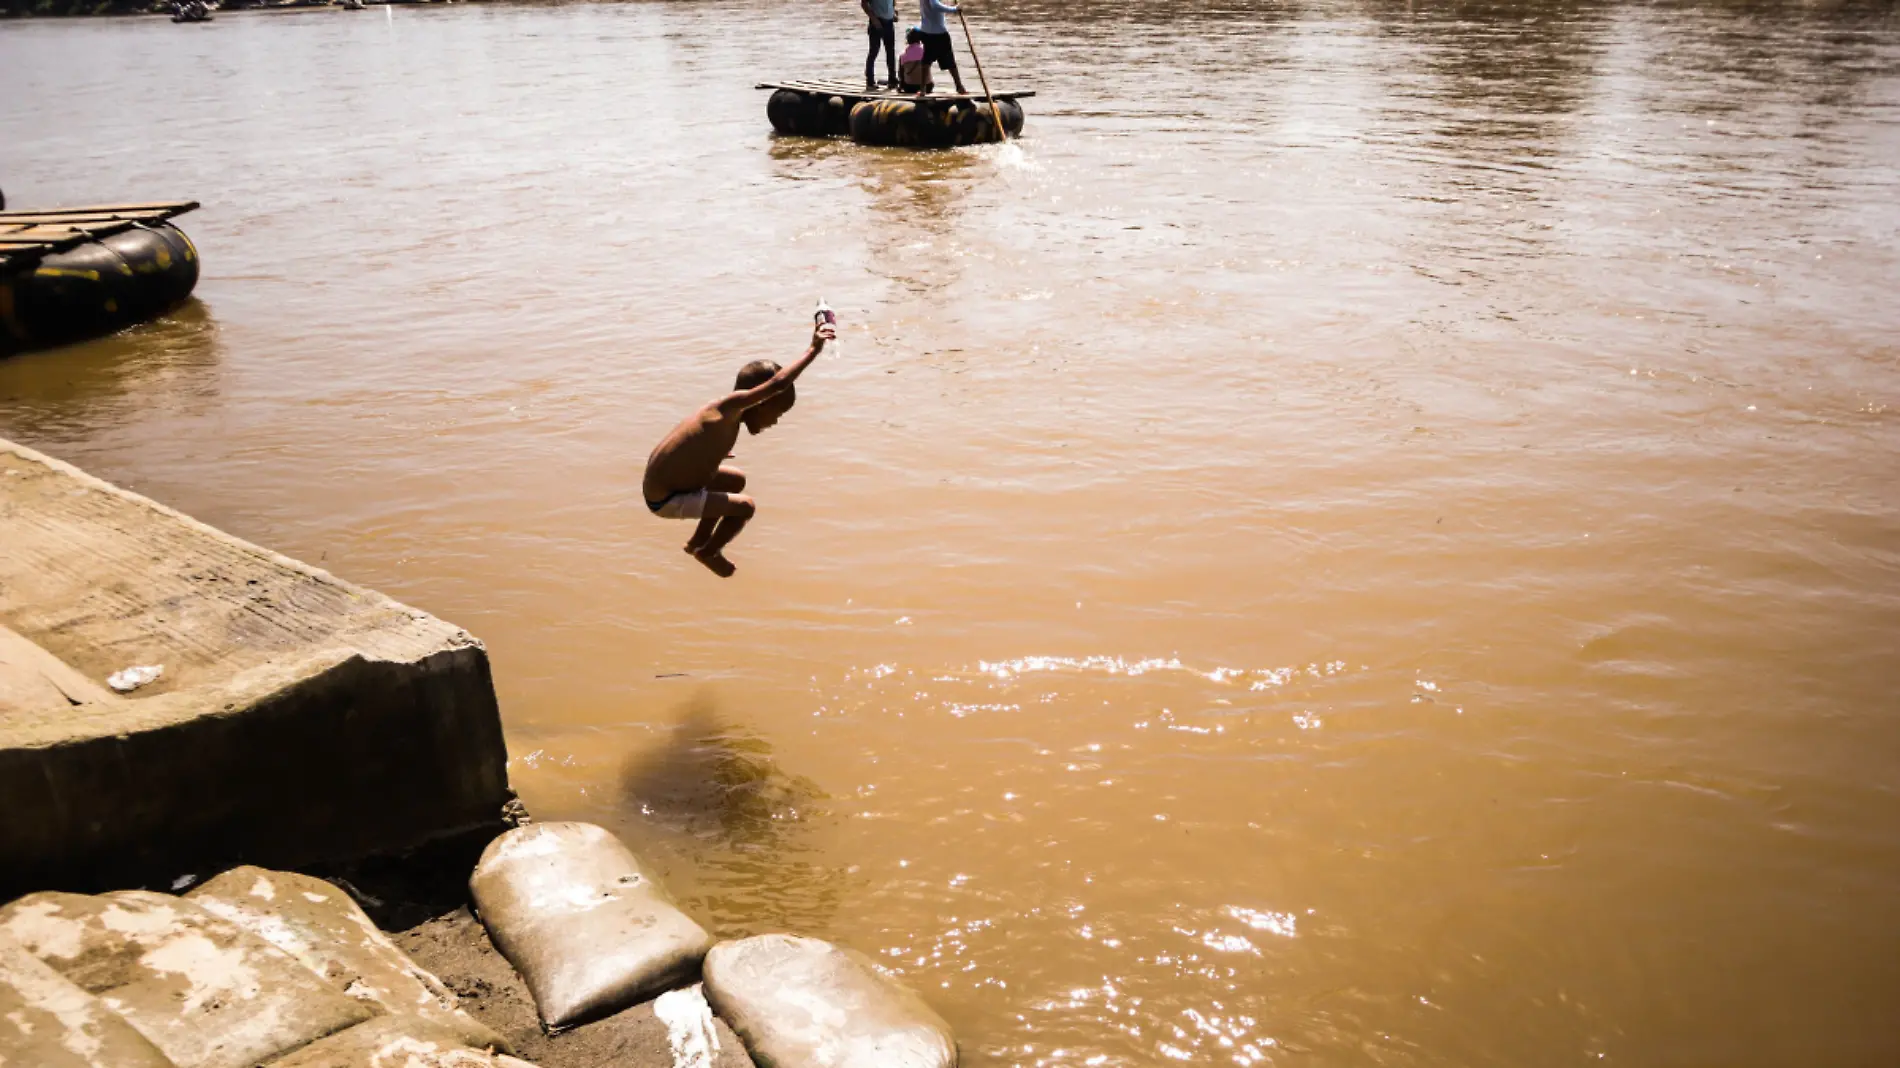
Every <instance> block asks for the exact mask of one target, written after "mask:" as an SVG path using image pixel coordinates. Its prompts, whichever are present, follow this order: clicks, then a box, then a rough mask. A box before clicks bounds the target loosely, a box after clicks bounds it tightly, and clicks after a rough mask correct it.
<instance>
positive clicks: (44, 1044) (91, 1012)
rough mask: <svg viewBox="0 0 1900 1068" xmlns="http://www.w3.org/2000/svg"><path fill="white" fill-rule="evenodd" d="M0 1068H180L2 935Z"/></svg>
mask: <svg viewBox="0 0 1900 1068" xmlns="http://www.w3.org/2000/svg"><path fill="white" fill-rule="evenodd" d="M0 1068H176V1066H175V1065H173V1064H172V1062H171V1060H170V1059H169V1058H167V1057H166V1056H165V1055H164V1054H163V1053H160V1052H159V1051H158V1047H157V1046H154V1045H152V1044H151V1043H150V1042H149V1041H147V1040H146V1038H145V1036H144V1035H141V1034H139V1033H138V1032H137V1031H135V1030H133V1028H132V1025H131V1024H128V1023H126V1022H125V1021H124V1020H122V1019H120V1018H119V1017H118V1016H116V1015H114V1014H113V1013H112V1012H111V1011H110V1010H108V1009H107V1008H106V1007H105V1006H104V1005H101V1004H100V1003H99V999H98V998H95V997H93V996H92V995H91V994H88V993H86V992H85V991H84V990H81V989H80V988H79V987H78V986H76V985H74V984H73V983H72V981H71V980H69V979H67V978H66V977H65V976H63V975H61V974H59V973H58V972H56V971H54V970H53V969H52V968H50V967H48V966H47V964H46V963H45V962H44V961H42V960H40V959H39V958H38V957H35V956H34V955H33V954H31V953H29V952H27V951H26V949H25V947H23V946H21V945H20V944H19V943H18V942H15V941H14V940H13V939H11V938H8V937H7V936H6V935H0Z"/></svg>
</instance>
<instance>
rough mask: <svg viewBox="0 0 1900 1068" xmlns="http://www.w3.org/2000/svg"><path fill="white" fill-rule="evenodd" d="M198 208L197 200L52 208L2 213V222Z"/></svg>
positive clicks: (168, 212)
mask: <svg viewBox="0 0 1900 1068" xmlns="http://www.w3.org/2000/svg"><path fill="white" fill-rule="evenodd" d="M197 207H198V202H197V201H195V200H159V201H153V202H152V203H150V204H81V205H77V206H74V207H70V208H51V209H36V210H33V211H24V210H21V209H18V208H16V209H14V210H12V211H0V220H4V219H7V218H10V217H12V216H15V215H147V214H154V213H162V214H165V215H183V214H184V213H185V212H188V211H194V210H196V209H197Z"/></svg>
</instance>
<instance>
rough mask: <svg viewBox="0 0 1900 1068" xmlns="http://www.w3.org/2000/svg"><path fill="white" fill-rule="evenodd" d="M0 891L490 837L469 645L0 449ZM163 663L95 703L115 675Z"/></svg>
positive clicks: (495, 761) (157, 510)
mask: <svg viewBox="0 0 1900 1068" xmlns="http://www.w3.org/2000/svg"><path fill="white" fill-rule="evenodd" d="M0 628H5V633H0V811H6V812H10V813H13V814H15V816H16V817H17V818H13V819H8V820H4V821H0V857H4V858H5V863H4V864H0V899H4V898H5V897H7V896H10V895H11V894H13V893H18V892H22V891H25V890H34V889H45V888H65V889H84V890H92V889H103V888H105V887H108V886H115V885H117V886H123V885H127V884H137V883H141V882H144V883H151V882H154V881H156V880H160V879H168V878H170V877H171V876H174V875H178V874H182V873H185V872H191V871H198V872H202V871H206V870H213V871H215V870H217V869H219V868H222V867H224V866H226V865H227V864H228V863H230V862H234V861H251V862H255V863H260V864H268V865H272V866H292V865H297V864H302V863H305V862H311V861H319V860H327V859H340V858H347V857H353V856H360V855H364V854H369V853H376V852H385V851H393V850H397V849H402V848H405V847H407V846H411V845H414V844H416V843H418V842H421V841H424V840H427V839H429V838H431V837H434V836H438V835H441V834H445V833H451V832H454V831H458V830H464V829H468V828H471V827H476V826H481V825H486V824H493V823H495V821H496V820H497V817H498V813H499V810H500V808H501V806H502V805H503V804H504V803H505V801H506V800H507V772H506V761H507V754H506V751H505V748H504V744H503V740H502V733H501V719H500V714H499V711H498V709H497V707H496V703H495V695H494V687H493V684H492V681H491V678H490V675H489V666H488V656H487V653H486V651H485V650H484V649H483V648H482V646H481V644H480V643H479V642H477V641H475V639H473V638H471V637H470V636H469V635H468V634H466V633H465V632H463V631H461V630H459V629H457V628H456V627H454V626H451V625H449V624H447V623H444V622H442V621H440V620H438V619H435V618H433V617H431V616H429V615H427V614H425V613H423V612H420V611H417V610H415V609H412V608H409V607H406V606H404V605H401V604H398V603H396V602H395V601H392V600H390V599H389V598H387V597H384V596H382V595H380V594H377V593H374V592H371V591H369V590H364V589H361V588H359V587H356V586H352V585H350V584H348V583H346V582H342V581H340V580H338V579H336V578H334V577H332V576H330V575H328V574H326V573H324V572H322V571H318V570H316V569H314V568H311V567H308V566H306V565H304V564H300V563H298V562H296V561H294V560H290V559H288V558H286V557H283V556H279V555H277V554H275V553H272V552H269V551H267V550H264V549H260V548H258V547H256V546H254V545H250V544H247V543H245V542H243V541H239V540H238V539H236V538H233V537H230V536H229V535H226V534H223V533H221V532H219V531H216V530H213V529H212V528H210V527H207V526H205V525H203V524H201V523H198V522H196V521H194V520H192V519H189V518H187V517H185V516H183V515H180V514H178V513H177V512H174V511H172V510H170V509H168V508H165V507H163V506H161V505H158V504H155V503H154V502H152V501H149V500H147V499H145V498H143V497H140V496H138V495H137V494H134V493H130V492H127V491H125V490H123V489H120V488H118V487H115V486H112V485H109V484H107V483H105V482H102V481H100V480H98V479H95V478H92V477H91V476H89V475H86V474H85V473H83V472H81V471H79V470H77V469H75V468H73V467H71V466H69V465H67V464H64V463H61V462H59V461H57V460H53V459H51V458H49V457H46V456H42V455H40V454H39V453H36V452H34V451H32V450H30V449H26V448H24V447H22V446H19V445H15V444H13V443H11V442H6V441H0ZM135 665H163V666H164V674H163V675H162V676H161V677H160V678H159V679H158V680H157V681H156V682H154V683H152V684H150V685H148V686H145V687H143V688H141V689H138V690H136V691H134V692H133V693H131V694H129V695H124V696H121V695H118V694H113V693H110V692H107V691H106V690H105V689H104V687H103V686H102V683H103V682H104V680H105V679H106V678H107V677H108V676H110V675H111V674H112V673H114V672H117V671H120V670H123V669H125V668H127V667H132V666H135Z"/></svg>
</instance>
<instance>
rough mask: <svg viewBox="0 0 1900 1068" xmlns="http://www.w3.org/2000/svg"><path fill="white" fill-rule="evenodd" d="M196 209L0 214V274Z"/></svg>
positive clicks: (188, 204) (125, 207) (168, 206)
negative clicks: (87, 243)
mask: <svg viewBox="0 0 1900 1068" xmlns="http://www.w3.org/2000/svg"><path fill="white" fill-rule="evenodd" d="M197 206H198V202H197V201H195V200H167V201H161V202H159V203H154V204H104V205H97V206H93V207H83V208H59V209H56V210H53V211H0V273H4V272H7V271H17V270H24V269H27V268H30V267H32V266H33V265H34V264H36V263H38V262H39V261H40V260H41V259H43V258H45V257H47V256H50V255H52V254H53V253H55V252H64V251H66V250H67V249H69V248H73V247H75V246H78V245H83V244H85V243H86V242H88V241H97V240H98V239H100V238H102V237H110V236H112V235H113V234H116V233H121V232H123V231H126V230H130V229H132V228H133V227H135V226H155V225H157V224H158V223H162V222H164V221H166V220H167V219H170V218H172V217H174V216H178V215H183V214H184V213H186V212H188V211H190V210H192V209H193V208H196V207H197Z"/></svg>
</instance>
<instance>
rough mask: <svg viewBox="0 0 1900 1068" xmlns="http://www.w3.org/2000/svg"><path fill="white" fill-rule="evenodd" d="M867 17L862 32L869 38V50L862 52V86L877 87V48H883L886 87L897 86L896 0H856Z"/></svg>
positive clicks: (869, 88)
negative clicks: (887, 78)
mask: <svg viewBox="0 0 1900 1068" xmlns="http://www.w3.org/2000/svg"><path fill="white" fill-rule="evenodd" d="M858 6H859V7H861V8H863V9H864V17H865V18H867V19H869V20H870V22H868V23H867V24H866V25H865V27H864V32H865V33H866V34H867V35H868V36H869V37H870V38H871V50H870V51H869V52H866V53H865V54H864V88H865V89H867V90H876V89H877V50H878V47H879V46H880V45H881V46H883V48H884V70H885V72H886V73H888V74H889V75H890V79H889V80H888V81H886V82H885V83H884V85H885V86H886V87H887V88H891V89H895V88H897V0H858Z"/></svg>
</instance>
